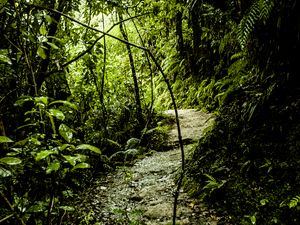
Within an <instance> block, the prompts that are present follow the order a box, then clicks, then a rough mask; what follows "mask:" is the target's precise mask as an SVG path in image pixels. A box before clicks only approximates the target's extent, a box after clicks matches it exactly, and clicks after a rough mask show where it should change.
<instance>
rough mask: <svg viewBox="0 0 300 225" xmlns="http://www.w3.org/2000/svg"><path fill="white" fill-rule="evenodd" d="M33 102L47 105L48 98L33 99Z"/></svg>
mask: <svg viewBox="0 0 300 225" xmlns="http://www.w3.org/2000/svg"><path fill="white" fill-rule="evenodd" d="M34 102H35V103H43V104H44V105H48V97H44V96H41V97H35V98H34Z"/></svg>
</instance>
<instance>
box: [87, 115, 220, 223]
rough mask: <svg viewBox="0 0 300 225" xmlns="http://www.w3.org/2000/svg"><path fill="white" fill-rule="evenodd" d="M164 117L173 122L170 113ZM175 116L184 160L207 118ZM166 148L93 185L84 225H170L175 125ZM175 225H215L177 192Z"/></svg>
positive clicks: (208, 215)
mask: <svg viewBox="0 0 300 225" xmlns="http://www.w3.org/2000/svg"><path fill="white" fill-rule="evenodd" d="M164 113H166V114H168V115H170V116H173V117H175V114H174V111H171V110H169V111H166V112H164ZM178 113H179V119H180V124H181V132H182V138H183V142H184V144H185V145H184V148H185V155H186V156H187V155H188V153H189V151H190V149H191V148H192V147H193V144H194V143H195V142H196V141H197V140H198V139H199V138H200V137H201V135H202V131H203V129H205V128H206V127H207V125H208V124H209V121H210V115H208V114H206V113H203V112H200V111H197V110H194V109H184V110H178ZM168 143H169V144H168V145H169V146H168V149H169V150H167V151H162V152H155V153H154V154H153V155H152V156H148V157H146V158H144V159H142V160H139V161H137V162H136V163H135V164H134V165H133V166H132V167H122V168H119V169H117V170H116V171H115V172H114V173H113V174H111V175H109V176H107V177H106V178H105V179H104V178H102V179H98V180H96V181H95V185H94V187H93V188H92V189H91V190H90V192H89V194H88V195H89V197H88V199H89V200H88V202H86V201H84V202H82V203H81V204H82V206H81V209H82V210H83V211H85V212H84V213H85V215H86V220H89V219H90V220H91V221H90V223H89V221H87V224H101V225H102V224H103V225H110V224H114V225H117V224H122V225H123V224H137V225H143V224H146V225H167V224H172V222H171V221H172V214H173V202H174V191H175V189H176V184H175V183H174V176H175V174H176V171H177V170H178V168H180V165H181V154H180V149H179V148H178V135H177V127H176V125H175V124H174V125H173V127H172V129H171V130H170V135H169V140H168ZM84 199H85V198H84ZM91 218H93V219H91ZM176 224H182V225H183V224H195V225H196V224H197V225H214V224H217V218H215V217H214V216H213V213H212V212H209V211H208V210H206V209H205V208H204V207H203V206H201V204H200V203H197V201H196V200H195V199H191V198H189V197H188V195H187V194H186V193H184V192H183V191H181V192H180V196H179V199H178V206H177V223H176Z"/></svg>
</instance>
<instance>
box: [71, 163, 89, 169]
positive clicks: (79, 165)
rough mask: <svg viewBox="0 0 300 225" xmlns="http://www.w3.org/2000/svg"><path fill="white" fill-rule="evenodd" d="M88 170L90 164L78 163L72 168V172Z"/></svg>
mask: <svg viewBox="0 0 300 225" xmlns="http://www.w3.org/2000/svg"><path fill="white" fill-rule="evenodd" d="M86 168H90V164H88V163H78V164H77V165H76V166H74V167H73V170H75V169H86Z"/></svg>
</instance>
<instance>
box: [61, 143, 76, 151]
mask: <svg viewBox="0 0 300 225" xmlns="http://www.w3.org/2000/svg"><path fill="white" fill-rule="evenodd" d="M65 149H67V150H74V149H75V146H74V145H70V144H63V145H62V146H60V147H59V150H61V151H63V150H65Z"/></svg>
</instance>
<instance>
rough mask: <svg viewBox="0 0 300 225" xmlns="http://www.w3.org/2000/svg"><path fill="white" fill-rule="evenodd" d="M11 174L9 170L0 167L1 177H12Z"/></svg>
mask: <svg viewBox="0 0 300 225" xmlns="http://www.w3.org/2000/svg"><path fill="white" fill-rule="evenodd" d="M11 175H12V173H11V172H10V171H9V170H7V169H5V168H3V167H0V177H10V176H11Z"/></svg>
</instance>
